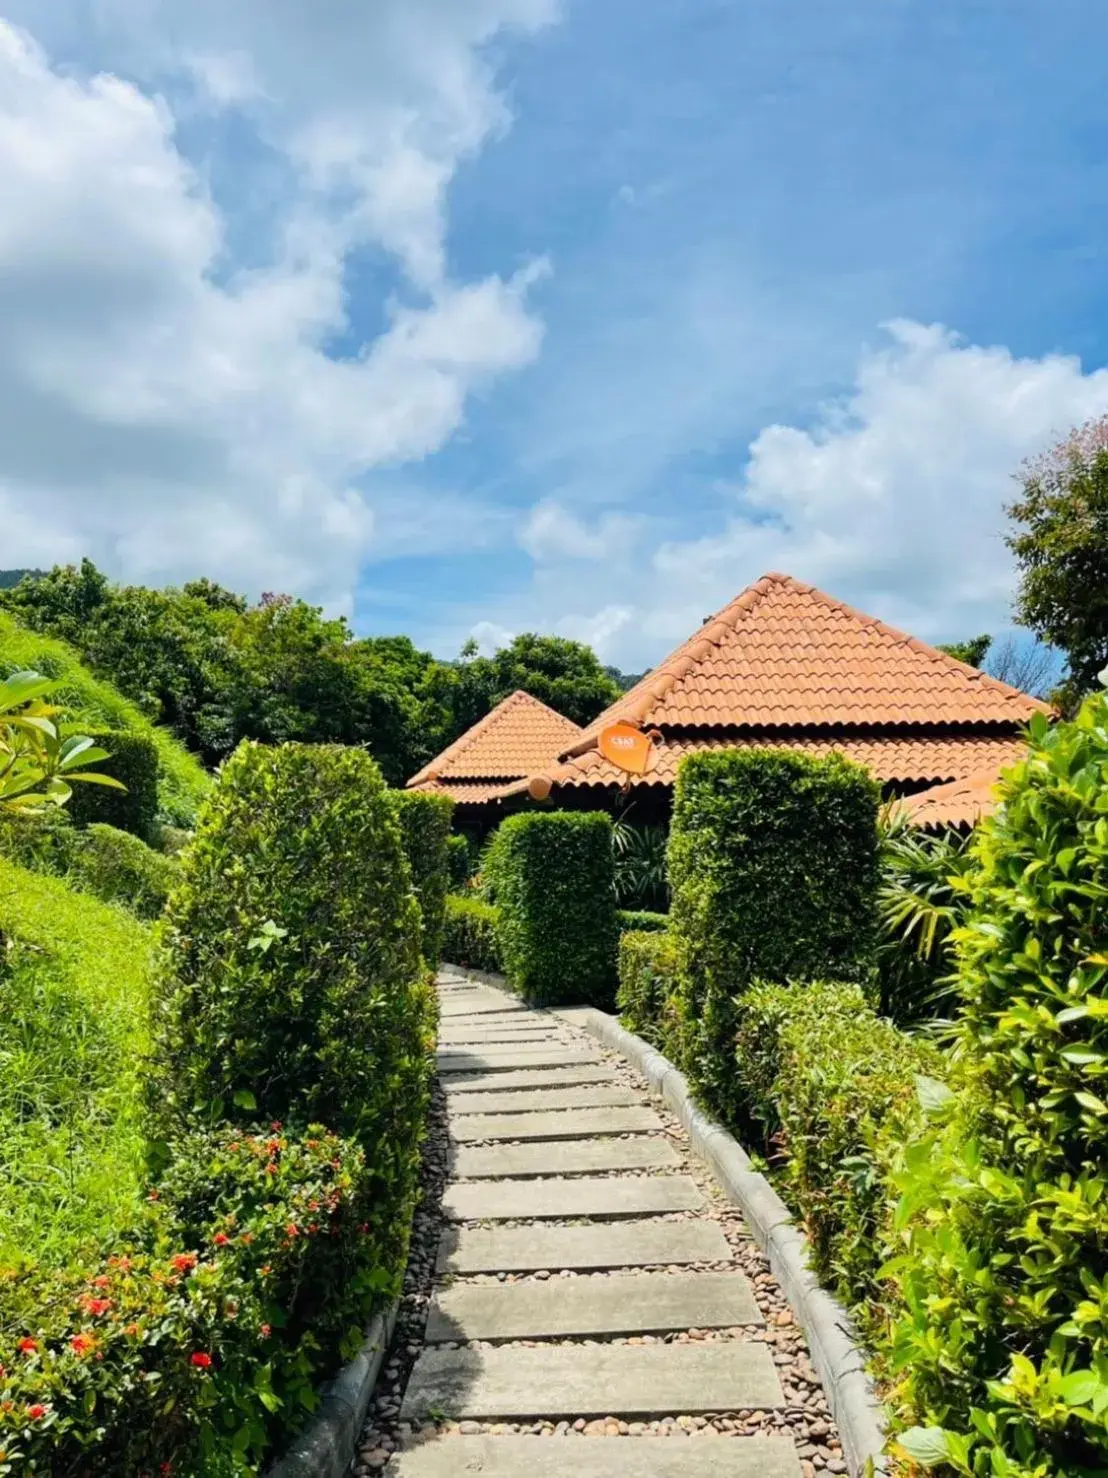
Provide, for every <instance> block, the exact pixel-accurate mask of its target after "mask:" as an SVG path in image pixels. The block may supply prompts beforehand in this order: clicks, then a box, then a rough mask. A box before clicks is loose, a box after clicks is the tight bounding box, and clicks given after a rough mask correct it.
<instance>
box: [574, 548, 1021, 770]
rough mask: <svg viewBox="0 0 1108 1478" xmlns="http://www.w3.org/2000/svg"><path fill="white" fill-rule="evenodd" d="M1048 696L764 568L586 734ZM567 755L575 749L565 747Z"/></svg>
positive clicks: (781, 722) (921, 710)
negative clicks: (622, 724) (623, 727)
mask: <svg viewBox="0 0 1108 1478" xmlns="http://www.w3.org/2000/svg"><path fill="white" fill-rule="evenodd" d="M1040 710H1041V711H1044V712H1049V709H1048V708H1047V705H1046V704H1044V703H1041V702H1040V701H1039V700H1038V699H1036V698H1031V697H1028V695H1027V694H1026V693H1021V692H1019V691H1018V690H1017V689H1016V688H1011V687H1009V686H1008V685H1007V684H1006V683H1002V682H998V681H997V680H996V679H995V678H991V677H986V676H985V674H984V673H981V672H978V671H977V670H976V669H975V668H972V667H968V666H967V665H966V664H965V663H964V662H959V661H957V660H956V659H955V658H954V657H950V656H947V654H946V653H945V652H940V651H938V650H937V649H936V648H934V647H929V646H927V645H926V643H924V642H921V641H918V640H917V639H916V638H915V637H912V636H906V635H905V634H904V632H902V631H897V630H896V629H895V628H894V627H892V626H887V625H886V624H885V622H883V621H878V620H876V619H875V618H874V617H872V616H866V615H863V614H862V613H861V612H860V611H856V610H854V609H853V608H852V607H850V606H847V605H844V604H843V603H842V602H841V601H838V600H834V599H833V598H832V597H831V596H829V595H825V594H824V593H823V592H822V591H820V590H817V589H816V588H815V587H814V586H812V585H805V584H802V583H801V582H800V581H799V580H794V579H792V578H791V577H790V576H789V575H779V574H770V575H763V576H762V578H761V579H760V580H757V581H755V583H754V584H753V585H750V586H748V587H747V588H746V589H745V590H744V591H743V592H742V593H741V594H740V595H738V596H736V598H735V599H734V600H733V601H731V603H730V604H729V605H727V606H724V608H723V609H722V610H721V611H719V612H718V613H717V614H716V615H715V616H713V617H711V618H710V619H709V620H708V621H706V622H705V624H704V625H703V626H702V627H701V628H700V630H699V631H697V632H696V633H695V634H694V635H693V636H691V637H690V638H689V640H688V641H686V642H684V643H683V644H682V645H681V646H680V647H678V648H677V650H676V651H675V652H673V653H672V654H671V655H670V656H669V657H667V659H666V660H665V661H664V662H663V663H662V664H661V666H660V667H656V668H655V669H654V670H653V671H652V672H649V673H647V675H646V676H645V677H644V678H642V680H641V681H640V682H638V683H637V684H636V685H635V686H634V687H633V688H632V689H631V690H630V692H628V693H625V694H624V695H623V696H622V697H621V698H619V699H617V701H616V702H615V703H613V704H612V706H611V707H610V708H608V709H607V710H606V711H605V712H604V713H602V714H601V715H600V717H599V718H597V719H596V720H594V722H593V723H592V724H590V725H589V727H588V728H587V729H586V730H585V731H584V733H583V734H582V735H581V737H580V739H579V740H578V742H577V743H576V744H575V745H573V747H572V752H575V753H580V752H581V751H582V750H584V749H586V748H587V747H588V746H589V744H590V742H591V741H592V740H594V739H595V737H596V735H597V734H598V733H599V732H600V730H601V729H603V728H605V727H606V726H607V725H608V724H610V723H614V722H615V721H616V720H617V719H629V720H630V721H631V722H632V723H639V724H642V725H643V726H650V725H655V726H660V727H663V728H669V729H672V728H727V729H746V728H772V727H776V726H786V725H787V726H793V727H795V726H803V727H811V726H816V725H832V724H852V725H858V724H865V725H878V724H881V725H888V724H1005V725H1009V726H1011V725H1015V724H1019V723H1023V722H1026V721H1027V720H1028V719H1029V718H1030V717H1031V715H1032V714H1033V713H1035V712H1037V711H1040ZM566 752H567V753H568V752H569V751H566Z"/></svg>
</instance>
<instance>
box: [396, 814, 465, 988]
mask: <svg viewBox="0 0 1108 1478" xmlns="http://www.w3.org/2000/svg"><path fill="white" fill-rule="evenodd" d="M391 794H392V802H393V805H394V806H395V808H396V819H397V821H398V822H399V823H400V838H401V841H402V842H403V844H404V853H405V856H406V857H407V859H408V866H409V867H410V868H411V872H412V887H413V888H414V889H415V895H416V898H417V899H418V900H419V907H420V913H421V914H422V918H423V926H422V935H421V937H422V945H423V957H424V959H425V960H426V961H427V963H428V964H429V965H430V966H431V968H432V969H436V968H437V967H438V963H439V959H440V957H441V955H442V927H443V916H444V914H445V912H446V895H447V892H448V890H449V888H450V861H449V854H448V851H447V843H448V842H449V840H450V818H451V815H452V814H453V811H454V802H453V801H452V800H451V799H450V797H449V796H445V795H434V794H432V793H429V792H427V791H419V790H396V791H393V792H392V793H391Z"/></svg>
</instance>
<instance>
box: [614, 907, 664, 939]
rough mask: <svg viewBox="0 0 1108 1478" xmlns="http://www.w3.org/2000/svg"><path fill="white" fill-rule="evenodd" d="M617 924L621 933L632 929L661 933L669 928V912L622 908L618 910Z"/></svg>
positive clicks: (638, 931) (639, 931)
mask: <svg viewBox="0 0 1108 1478" xmlns="http://www.w3.org/2000/svg"><path fill="white" fill-rule="evenodd" d="M616 924H617V926H618V928H619V932H620V934H626V933H628V932H629V931H630V930H635V931H636V932H637V933H639V934H644V933H647V932H649V933H651V934H660V933H662V932H664V930H666V929H668V928H669V914H668V913H651V912H650V911H649V909H645V908H620V909H617V910H616Z"/></svg>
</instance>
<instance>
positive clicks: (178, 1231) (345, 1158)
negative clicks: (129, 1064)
mask: <svg viewBox="0 0 1108 1478" xmlns="http://www.w3.org/2000/svg"><path fill="white" fill-rule="evenodd" d="M132 840H133V839H132ZM180 868H181V881H180V883H179V885H178V886H177V887H176V888H175V889H174V892H173V894H172V897H171V899H170V902H169V905H168V908H167V910H166V914H165V917H164V919H163V921H162V923H161V925H160V927H159V938H160V950H159V957H158V964H157V968H156V972H155V989H154V994H155V1010H154V1032H153V1038H154V1040H153V1044H152V1050H151V1052H150V1054H149V1057H150V1060H151V1066H150V1068H149V1070H148V1076H147V1082H146V1088H145V1093H144V1094H143V1095H142V1096H141V1098H140V1100H139V1103H140V1104H141V1105H144V1109H145V1127H146V1137H147V1146H146V1149H147V1161H148V1173H149V1176H150V1179H149V1180H148V1181H147V1185H148V1187H149V1193H148V1200H147V1202H146V1205H147V1208H148V1212H147V1215H146V1216H145V1217H143V1218H136V1224H135V1225H133V1226H126V1225H120V1226H119V1227H118V1228H117V1231H116V1234H115V1236H114V1238H111V1239H107V1240H108V1246H107V1249H106V1251H105V1253H104V1255H103V1257H102V1258H98V1259H96V1260H78V1261H77V1262H76V1263H75V1265H73V1266H70V1267H68V1268H67V1269H66V1270H65V1271H63V1272H58V1273H55V1274H53V1275H46V1274H45V1273H44V1270H42V1269H38V1270H28V1271H27V1273H26V1275H25V1276H24V1275H21V1276H19V1277H16V1278H13V1279H10V1280H7V1281H6V1282H5V1283H4V1284H3V1286H2V1288H0V1366H3V1368H4V1370H5V1371H6V1372H7V1374H6V1375H5V1376H4V1380H5V1382H6V1388H5V1392H4V1397H5V1399H4V1401H2V1402H0V1449H2V1450H3V1451H4V1452H5V1453H6V1454H7V1459H10V1460H12V1461H13V1462H14V1463H15V1466H16V1468H17V1469H18V1470H19V1471H27V1472H29V1473H37V1474H42V1475H45V1474H47V1473H51V1474H53V1473H61V1472H80V1473H82V1474H85V1475H104V1478H107V1475H108V1474H118V1473H120V1472H132V1473H139V1472H158V1471H169V1470H170V1469H172V1470H173V1471H176V1472H181V1473H201V1472H202V1473H204V1474H205V1475H209V1474H210V1475H213V1478H231V1475H242V1474H250V1473H257V1472H258V1471H260V1470H261V1468H262V1467H263V1466H264V1465H265V1464H266V1462H267V1461H268V1458H269V1456H270V1455H271V1454H272V1452H273V1451H274V1450H275V1449H276V1448H278V1447H279V1446H280V1445H281V1444H283V1443H285V1442H286V1441H287V1440H288V1437H289V1435H290V1433H291V1432H292V1431H293V1430H294V1429H295V1428H296V1427H297V1426H299V1425H300V1423H301V1422H302V1421H303V1419H304V1414H305V1411H306V1410H307V1409H309V1408H310V1407H311V1406H312V1405H313V1404H314V1401H315V1392H316V1389H317V1388H318V1385H319V1384H320V1382H321V1380H323V1379H324V1378H325V1377H327V1376H328V1375H329V1374H331V1373H333V1371H334V1370H335V1368H336V1367H337V1366H338V1364H339V1363H340V1362H341V1361H342V1360H343V1359H344V1358H345V1357H347V1356H349V1354H350V1353H352V1351H353V1350H354V1348H356V1346H357V1344H358V1343H359V1342H360V1339H361V1337H362V1333H363V1330H364V1327H365V1323H366V1320H367V1318H368V1317H369V1315H370V1313H371V1312H372V1309H373V1307H374V1304H375V1303H376V1302H377V1301H379V1300H380V1299H382V1298H383V1297H386V1296H388V1295H389V1294H391V1293H393V1292H395V1291H396V1290H397V1288H398V1286H399V1281H400V1277H401V1274H402V1269H403V1265H404V1261H405V1257H406V1245H407V1238H408V1233H409V1229H410V1224H411V1215H412V1210H413V1207H414V1202H415V1198H416V1194H417V1172H418V1150H419V1141H420V1137H421V1134H422V1131H423V1126H424V1122H425V1115H426V1108H427V1103H428V1098H429V1091H430V1090H429V1085H430V1075H431V1064H432V1047H433V1042H434V1027H435V1002H434V995H433V991H432V989H431V986H430V981H429V978H428V972H427V970H426V968H425V965H424V963H423V961H422V959H421V956H420V915H419V905H418V904H417V902H416V899H415V895H414V893H413V891H412V884H411V871H410V869H409V866H408V864H407V861H406V859H405V856H404V850H403V846H402V842H401V835H400V828H399V825H398V822H397V819H396V813H395V808H394V805H393V803H392V798H391V797H390V795H389V793H388V791H387V789H386V787H385V785H384V783H383V781H382V780H381V777H380V774H379V772H378V770H377V767H376V765H375V764H374V763H373V761H372V760H371V759H370V758H369V756H368V755H367V754H365V753H364V752H363V751H360V750H354V749H349V750H343V749H338V748H328V747H315V746H305V745H285V746H280V747H278V748H263V747H260V746H257V745H253V744H244V745H242V746H240V748H239V750H238V751H236V753H235V755H234V756H233V757H232V758H231V759H230V760H229V761H228V763H227V764H226V765H225V766H224V768H223V770H222V772H221V776H220V780H219V783H218V785H217V787H216V789H215V790H214V792H213V794H212V796H211V798H210V800H209V802H208V803H207V805H206V806H205V808H204V810H203V812H202V814H201V816H200V818H199V822H198V825H197V830H196V835H195V838H194V840H193V842H192V843H191V845H190V846H189V847H188V848H187V849H186V850H185V851H184V853H183V854H182V856H181V859H180ZM42 881H43V882H53V880H47V879H44V880H42ZM54 885H55V886H57V887H61V884H57V883H55V884H54ZM134 927H136V928H139V927H141V926H139V925H137V924H136V925H135V926H134ZM144 1055H145V1054H144ZM137 1106H138V1105H136V1107H137Z"/></svg>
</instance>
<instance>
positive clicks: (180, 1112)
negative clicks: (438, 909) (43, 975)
mask: <svg viewBox="0 0 1108 1478" xmlns="http://www.w3.org/2000/svg"><path fill="white" fill-rule="evenodd" d="M181 869H182V880H181V883H180V885H179V886H178V888H177V889H175V891H174V893H173V895H172V897H171V898H170V901H169V907H168V909H167V911H166V914H165V916H164V919H163V923H162V934H161V939H162V950H161V964H160V970H159V978H158V991H157V994H156V1017H155V1031H156V1042H157V1050H158V1058H159V1063H158V1071H157V1072H156V1074H155V1077H154V1081H153V1082H152V1084H151V1094H150V1098H151V1108H152V1113H153V1118H154V1123H155V1129H156V1133H157V1134H159V1135H160V1136H161V1137H163V1138H169V1137H171V1136H172V1135H173V1133H174V1132H176V1131H179V1130H180V1129H181V1128H183V1127H185V1126H186V1125H188V1124H190V1123H192V1122H196V1121H198V1122H200V1123H211V1122H218V1121H219V1120H222V1119H228V1120H231V1121H232V1122H238V1123H242V1122H247V1121H249V1120H250V1119H251V1118H252V1117H253V1116H254V1115H255V1114H259V1115H261V1117H263V1118H265V1119H270V1118H276V1119H282V1120H285V1121H288V1122H289V1123H290V1124H293V1125H294V1126H295V1125H301V1126H302V1125H304V1124H307V1123H309V1122H318V1123H325V1124H327V1125H328V1126H329V1127H330V1128H332V1129H335V1130H337V1131H338V1132H340V1133H342V1134H345V1135H348V1136H350V1137H353V1138H354V1139H357V1140H359V1142H361V1143H362V1144H363V1145H364V1147H365V1148H366V1150H367V1155H368V1159H369V1164H370V1166H371V1168H372V1170H373V1172H374V1173H375V1174H376V1175H378V1176H379V1177H380V1186H379V1191H380V1199H381V1201H382V1204H383V1205H385V1206H388V1207H390V1209H391V1208H393V1207H395V1205H396V1204H397V1203H398V1202H399V1203H402V1202H403V1201H404V1200H405V1199H406V1197H407V1196H408V1195H409V1194H410V1192H411V1187H412V1185H413V1183H414V1180H413V1177H414V1173H415V1150H416V1144H417V1141H418V1137H419V1134H420V1131H421V1128H422V1124H423V1118H424V1111H425V1108H426V1103H427V1094H428V1075H429V1066H428V1056H427V1052H428V1049H429V1047H430V1045H431V1043H432V1041H433V1034H434V1030H433V1029H434V1001H433V993H432V990H431V987H430V985H429V983H428V981H427V980H426V978H425V972H424V970H423V966H422V963H421V960H420V955H419V906H418V904H417V903H416V900H415V897H414V895H413V893H412V887H411V879H410V873H409V870H408V865H407V862H406V861H405V858H404V853H403V849H402V846H401V840H400V831H399V827H398V826H397V822H396V818H395V815H394V812H393V807H392V805H391V804H390V799H389V794H388V791H387V790H386V787H385V784H384V782H383V780H382V779H381V775H380V772H379V770H378V769H377V766H376V764H375V763H374V762H373V760H372V759H371V758H370V757H369V755H368V754H366V753H365V752H364V751H363V750H358V749H344V748H339V747H330V746H313V745H303V744H285V745H281V746H279V747H275V748H271V747H266V746H262V745H258V744H254V743H250V742H244V743H243V744H241V745H240V746H239V748H238V749H237V750H236V751H235V753H234V755H233V756H232V757H231V759H230V760H228V762H227V764H226V765H225V766H224V767H223V770H222V771H221V774H220V778H219V783H218V785H217V786H216V788H215V790H214V791H213V792H212V796H211V799H210V800H209V802H208V804H207V805H206V806H205V808H204V810H203V811H202V813H201V815H200V818H199V821H198V824H197V828H196V834H195V837H194V839H193V842H192V844H191V846H190V847H189V848H188V849H187V850H186V851H185V853H184V854H183V856H182V859H181Z"/></svg>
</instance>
